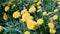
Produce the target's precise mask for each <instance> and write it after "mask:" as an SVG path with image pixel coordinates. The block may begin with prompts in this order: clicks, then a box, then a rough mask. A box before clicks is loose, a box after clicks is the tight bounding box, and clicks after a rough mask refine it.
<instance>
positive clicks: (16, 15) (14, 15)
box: [13, 10, 21, 18]
mask: <svg viewBox="0 0 60 34" xmlns="http://www.w3.org/2000/svg"><path fill="white" fill-rule="evenodd" d="M20 16H21V14H20V12H19V11H18V10H17V11H15V12H14V13H13V17H14V18H19V17H20Z"/></svg>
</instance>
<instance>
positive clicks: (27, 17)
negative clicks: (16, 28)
mask: <svg viewBox="0 0 60 34" xmlns="http://www.w3.org/2000/svg"><path fill="white" fill-rule="evenodd" d="M42 1H43V0H41V1H40V0H39V1H37V0H34V2H36V4H32V5H30V6H29V9H26V8H23V10H15V11H13V14H12V17H13V18H14V19H17V18H19V19H20V20H19V21H20V22H22V23H24V24H26V26H27V28H28V30H36V29H38V27H39V26H40V25H42V24H43V23H45V22H44V19H43V17H45V16H46V17H48V16H49V15H50V14H53V13H57V12H58V11H59V10H58V9H54V11H52V12H50V11H48V12H47V11H42V6H41V4H42ZM11 2H13V0H11V1H9V3H11ZM57 3H58V7H60V2H57ZM27 5H28V4H26V6H27ZM15 6H16V5H15V4H13V5H12V7H10V5H9V4H8V5H7V6H5V8H4V10H5V12H6V13H4V14H3V19H4V20H5V21H7V20H8V18H9V17H8V15H7V11H9V10H10V8H12V9H14V7H15ZM35 12H37V13H38V12H42V13H41V14H42V17H41V18H37V20H36V21H35V20H34V17H35V16H36V15H35ZM31 14H33V15H34V16H32V15H31ZM20 17H21V18H20ZM58 17H59V16H58V15H57V14H54V15H53V16H51V17H50V18H49V20H50V22H49V23H48V27H49V29H50V30H49V32H50V33H56V29H55V26H54V24H53V21H55V20H57V19H58ZM1 30H2V26H0V31H1ZM24 34H30V32H29V31H25V32H24Z"/></svg>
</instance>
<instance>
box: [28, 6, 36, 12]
mask: <svg viewBox="0 0 60 34" xmlns="http://www.w3.org/2000/svg"><path fill="white" fill-rule="evenodd" d="M35 11H36V8H35V6H34V5H32V6H31V7H30V8H29V12H30V13H32V12H35Z"/></svg>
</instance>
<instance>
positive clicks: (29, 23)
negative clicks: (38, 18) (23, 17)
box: [26, 20, 37, 30]
mask: <svg viewBox="0 0 60 34" xmlns="http://www.w3.org/2000/svg"><path fill="white" fill-rule="evenodd" d="M26 23H27V28H28V29H30V30H35V29H36V28H35V26H36V24H37V23H36V22H35V21H33V20H27V22H26Z"/></svg>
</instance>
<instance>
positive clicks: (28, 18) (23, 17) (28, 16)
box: [22, 13, 33, 22]
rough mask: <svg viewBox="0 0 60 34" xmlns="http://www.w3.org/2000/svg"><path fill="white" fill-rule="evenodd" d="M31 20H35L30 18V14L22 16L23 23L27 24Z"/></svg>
mask: <svg viewBox="0 0 60 34" xmlns="http://www.w3.org/2000/svg"><path fill="white" fill-rule="evenodd" d="M31 19H33V17H32V16H30V14H29V13H24V14H23V15H22V22H25V21H26V20H31Z"/></svg>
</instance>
